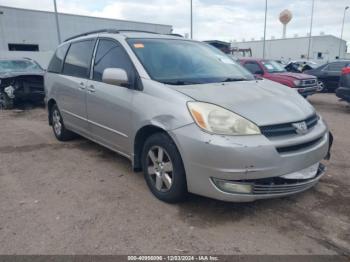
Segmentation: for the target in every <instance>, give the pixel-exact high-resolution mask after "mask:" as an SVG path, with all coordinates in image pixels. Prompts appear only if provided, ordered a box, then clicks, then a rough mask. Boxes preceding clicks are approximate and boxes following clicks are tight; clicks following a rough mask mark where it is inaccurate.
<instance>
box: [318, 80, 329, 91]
mask: <svg viewBox="0 0 350 262" xmlns="http://www.w3.org/2000/svg"><path fill="white" fill-rule="evenodd" d="M317 85H318V87H319V89H318V92H319V93H326V92H327V87H326V85H325V83H324V82H323V81H321V80H318V82H317Z"/></svg>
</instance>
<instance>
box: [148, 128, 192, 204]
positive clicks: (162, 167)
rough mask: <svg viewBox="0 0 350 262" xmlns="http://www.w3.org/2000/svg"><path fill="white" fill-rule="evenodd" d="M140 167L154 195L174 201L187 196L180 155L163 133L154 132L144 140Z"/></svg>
mask: <svg viewBox="0 0 350 262" xmlns="http://www.w3.org/2000/svg"><path fill="white" fill-rule="evenodd" d="M142 167H143V171H144V176H145V180H146V183H147V185H148V187H149V189H150V190H151V192H152V193H153V195H154V196H155V197H157V198H158V199H160V200H162V201H164V202H168V203H176V202H180V201H182V200H184V199H185V198H186V196H187V182H186V174H185V169H184V167H183V163H182V159H181V155H180V153H179V151H178V149H177V147H176V145H175V144H174V142H173V141H172V139H171V138H170V137H169V136H168V135H167V134H165V133H156V134H154V135H152V136H150V137H149V138H148V139H147V141H146V142H145V145H144V148H143V152H142Z"/></svg>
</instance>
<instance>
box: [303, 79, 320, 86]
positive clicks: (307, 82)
mask: <svg viewBox="0 0 350 262" xmlns="http://www.w3.org/2000/svg"><path fill="white" fill-rule="evenodd" d="M316 84H317V81H316V79H306V80H302V81H301V85H302V86H315V85H316Z"/></svg>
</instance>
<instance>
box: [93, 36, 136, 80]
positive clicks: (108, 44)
mask: <svg viewBox="0 0 350 262" xmlns="http://www.w3.org/2000/svg"><path fill="white" fill-rule="evenodd" d="M106 68H121V69H124V70H125V71H126V72H127V74H128V78H129V80H130V83H131V85H133V83H134V78H135V73H134V68H133V65H132V63H131V61H130V59H129V57H128V55H127V54H126V53H125V51H124V50H123V48H122V47H121V46H120V45H119V44H117V43H116V42H114V41H111V40H105V39H102V40H100V41H99V44H98V47H97V52H96V57H95V63H94V74H93V80H95V81H102V74H103V71H104V70H105V69H106Z"/></svg>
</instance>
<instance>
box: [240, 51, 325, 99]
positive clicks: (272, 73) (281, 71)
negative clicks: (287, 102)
mask: <svg viewBox="0 0 350 262" xmlns="http://www.w3.org/2000/svg"><path fill="white" fill-rule="evenodd" d="M240 63H241V64H242V66H244V67H245V68H246V69H248V70H249V71H250V72H251V73H252V74H254V75H258V76H261V77H263V78H266V79H269V80H271V81H275V82H278V83H280V84H282V85H286V86H289V87H291V88H294V89H296V90H297V91H298V92H299V94H301V95H302V96H303V97H307V96H309V95H312V94H314V93H316V92H317V91H318V86H317V78H316V77H314V76H310V75H305V74H300V73H291V72H287V71H286V69H285V68H284V67H283V65H281V64H280V63H278V62H276V61H274V60H266V59H252V58H249V59H241V60H240Z"/></svg>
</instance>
